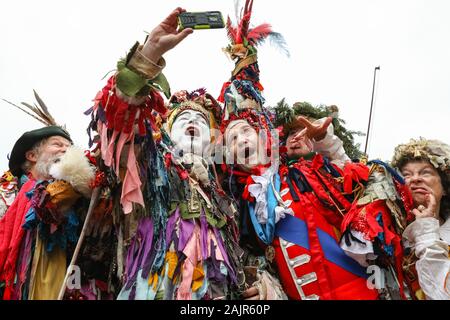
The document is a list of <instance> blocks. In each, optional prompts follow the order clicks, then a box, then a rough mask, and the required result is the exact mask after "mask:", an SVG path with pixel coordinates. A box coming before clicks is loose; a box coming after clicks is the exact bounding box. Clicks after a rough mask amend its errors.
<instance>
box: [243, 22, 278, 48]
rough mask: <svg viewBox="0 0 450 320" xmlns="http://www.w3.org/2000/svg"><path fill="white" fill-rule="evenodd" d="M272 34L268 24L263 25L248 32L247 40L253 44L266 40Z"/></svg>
mask: <svg viewBox="0 0 450 320" xmlns="http://www.w3.org/2000/svg"><path fill="white" fill-rule="evenodd" d="M272 32H273V31H272V26H271V25H270V24H268V23H263V24H261V25H259V26H257V27H255V28H253V29H251V30H250V31H249V32H248V35H247V40H248V41H250V42H253V43H254V42H258V41H261V40H263V39H265V38H267V37H268V36H269V34H270V33H272Z"/></svg>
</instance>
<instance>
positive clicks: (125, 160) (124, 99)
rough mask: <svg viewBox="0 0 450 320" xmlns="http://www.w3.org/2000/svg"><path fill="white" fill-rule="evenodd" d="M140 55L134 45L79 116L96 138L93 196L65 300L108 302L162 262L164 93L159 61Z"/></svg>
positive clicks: (165, 182) (165, 207)
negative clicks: (78, 270) (76, 280)
mask: <svg viewBox="0 0 450 320" xmlns="http://www.w3.org/2000/svg"><path fill="white" fill-rule="evenodd" d="M142 48H143V46H142V45H140V44H139V43H136V44H135V45H134V46H133V47H132V48H131V50H130V51H129V53H128V54H127V56H126V58H125V59H121V60H120V61H119V62H118V64H117V69H118V70H117V72H116V73H115V74H114V75H113V76H112V77H110V78H109V80H108V82H107V84H106V86H105V87H104V88H103V89H102V90H101V91H100V92H98V94H97V96H96V97H95V99H94V106H93V107H92V108H90V109H89V110H87V111H86V113H85V114H86V115H89V114H90V115H91V123H90V125H89V128H88V131H89V133H91V132H92V131H94V132H96V135H95V137H90V141H89V144H90V147H92V146H94V147H93V150H92V156H93V157H95V162H96V166H97V167H98V169H99V171H100V172H101V175H99V176H98V177H97V178H98V179H97V181H96V185H97V186H98V187H99V188H100V196H99V199H98V205H97V207H96V208H95V209H94V215H93V221H92V225H91V227H90V228H89V229H88V230H87V232H86V243H85V245H84V248H83V249H82V253H81V254H80V262H79V263H80V264H81V266H83V270H85V271H86V272H85V273H84V274H83V275H82V288H81V289H77V290H72V291H70V292H68V298H69V299H114V298H116V297H117V296H118V294H119V292H120V291H121V290H122V289H123V288H124V287H126V286H129V285H130V284H132V283H135V281H136V277H137V272H138V270H139V268H143V267H144V266H143V265H144V264H145V269H146V270H150V269H151V270H159V269H160V268H161V266H162V263H163V262H164V256H165V237H164V236H163V234H162V231H163V230H165V229H166V223H167V211H168V192H169V186H168V179H167V173H166V170H165V168H164V159H163V156H162V153H161V151H160V150H159V149H158V148H157V143H158V140H160V139H161V133H160V128H159V127H160V126H159V122H160V121H161V118H162V117H164V116H165V114H166V111H167V109H166V107H165V106H164V101H163V97H162V96H161V94H160V92H163V93H164V94H165V95H166V97H167V98H169V97H170V88H169V85H168V83H167V80H166V78H165V77H164V75H163V74H162V70H163V68H164V67H165V61H164V59H163V58H161V59H160V61H157V63H155V62H153V61H150V60H148V59H147V58H146V57H145V56H144V55H143V53H142ZM144 247H145V251H143V248H144ZM150 255H151V256H150ZM138 266H139V267H138ZM131 298H133V297H131Z"/></svg>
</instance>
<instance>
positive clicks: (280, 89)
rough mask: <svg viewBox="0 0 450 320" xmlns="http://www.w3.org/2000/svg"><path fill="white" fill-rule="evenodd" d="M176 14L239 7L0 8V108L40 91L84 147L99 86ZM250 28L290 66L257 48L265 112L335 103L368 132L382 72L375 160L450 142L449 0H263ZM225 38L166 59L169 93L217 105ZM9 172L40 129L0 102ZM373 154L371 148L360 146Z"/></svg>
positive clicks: (192, 41)
mask: <svg viewBox="0 0 450 320" xmlns="http://www.w3.org/2000/svg"><path fill="white" fill-rule="evenodd" d="M177 6H181V7H184V8H186V9H187V10H188V11H206V10H220V11H221V12H222V13H223V15H224V17H226V16H227V15H228V14H230V15H231V16H232V18H234V1H232V0H208V1H204V0H164V1H149V0H147V1H138V0H128V1H112V0H108V1H106V0H101V1H100V0H95V1H56V0H53V1H51V0H40V1H33V0H16V1H8V2H6V1H5V2H3V3H2V5H1V7H0V98H5V99H8V100H10V101H13V102H16V103H19V102H21V101H25V102H34V97H33V93H32V89H36V90H37V92H38V93H39V94H40V96H41V97H42V98H43V100H44V101H45V102H46V103H47V105H48V106H49V108H50V110H51V112H52V114H53V115H54V117H55V118H56V119H57V121H58V122H60V123H65V124H66V125H67V127H68V129H69V131H70V132H71V134H72V136H73V138H74V141H75V142H76V144H78V145H80V146H82V147H87V142H88V139H87V134H86V127H87V125H88V123H89V117H87V116H84V115H83V111H85V110H87V109H88V108H89V107H90V106H91V100H92V98H93V97H94V96H95V94H96V92H97V91H98V90H99V89H101V87H102V86H103V84H104V82H105V80H102V77H103V76H104V75H105V74H106V73H107V72H108V71H110V70H112V69H114V68H115V64H116V61H117V60H118V58H120V57H122V56H124V55H125V53H126V51H127V50H128V49H129V48H130V47H131V46H132V45H133V44H134V42H135V41H136V40H139V41H141V42H142V41H143V40H144V38H145V33H144V30H146V31H151V30H152V29H153V27H154V26H156V25H157V24H158V23H159V22H160V21H161V20H162V19H163V18H164V17H165V16H166V15H167V14H169V13H170V12H171V10H172V9H174V8H175V7H177ZM253 9H254V10H253V11H254V13H253V18H252V22H253V24H260V23H263V22H269V23H271V24H272V26H273V28H274V30H275V31H278V32H280V33H282V34H283V35H284V37H285V39H286V41H287V43H288V46H289V49H290V53H291V57H290V58H287V57H285V56H283V55H282V54H281V53H280V52H279V51H277V50H276V49H274V48H273V47H271V46H270V45H269V44H265V45H264V46H262V47H261V48H260V49H259V64H260V69H261V82H262V84H263V85H264V87H265V92H264V96H265V97H266V100H267V104H268V105H274V104H275V103H276V102H278V101H279V100H281V98H283V97H285V98H286V100H287V102H289V103H293V102H296V101H309V102H311V103H313V104H320V103H323V104H336V105H337V106H339V108H340V115H341V117H342V118H343V119H344V120H346V121H347V127H348V128H349V129H352V130H358V131H364V132H365V131H366V129H367V123H368V115H369V109H370V99H371V94H372V81H373V70H374V67H375V66H377V65H380V66H381V72H379V73H378V77H377V79H378V81H377V88H376V95H375V98H376V99H375V102H374V117H373V123H372V132H371V139H370V144H369V155H370V158H381V159H383V160H387V159H390V158H391V156H392V153H393V150H394V147H395V146H396V145H397V144H399V143H403V142H406V141H408V140H409V138H412V137H414V138H417V137H419V136H424V137H427V138H435V139H440V140H443V141H444V142H447V143H449V142H450V134H449V126H450V90H449V85H450V58H449V57H450V42H449V31H450V19H448V14H449V12H450V2H449V1H447V0H428V1H425V0H378V1H369V0H340V1H335V0H316V1H304V0H299V1H292V0H277V1H264V0H255V2H254V8H253ZM227 44H228V41H227V37H226V32H225V30H224V29H221V30H201V31H196V32H195V33H194V34H193V35H191V36H189V37H188V38H187V39H186V40H185V41H184V42H182V43H181V44H180V45H179V46H178V47H176V48H175V49H174V50H173V51H170V52H169V53H167V54H166V56H165V58H166V60H167V67H166V69H165V74H166V76H167V78H168V79H169V82H170V84H171V88H172V92H174V91H176V90H180V89H187V90H194V89H196V88H199V87H206V88H207V89H208V91H209V92H211V93H212V94H213V95H214V96H216V97H217V96H218V95H219V92H220V89H221V86H222V83H223V82H224V81H226V80H227V79H228V78H229V75H230V71H231V69H232V67H233V64H232V62H231V61H229V60H228V58H227V57H226V56H225V55H224V54H223V53H222V51H221V48H223V47H225V46H226V45H227ZM0 111H1V118H0V119H1V127H0V130H1V143H0V170H3V169H7V163H8V161H7V154H8V153H9V152H10V151H11V149H12V146H13V145H14V142H15V141H16V140H17V139H18V138H19V136H20V135H21V134H22V133H23V132H25V131H28V130H32V129H36V128H39V127H41V124H40V123H39V122H37V121H36V120H34V119H32V118H31V117H29V116H26V115H25V114H23V113H22V112H21V111H19V110H17V109H14V108H13V107H10V106H9V105H7V104H5V103H4V102H3V101H0ZM358 142H361V144H362V148H364V142H365V138H359V139H358Z"/></svg>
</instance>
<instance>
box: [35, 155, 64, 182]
mask: <svg viewBox="0 0 450 320" xmlns="http://www.w3.org/2000/svg"><path fill="white" fill-rule="evenodd" d="M61 157H62V155H55V156H50V157H46V156H42V155H41V156H40V157H39V158H38V160H37V162H36V166H35V169H36V172H37V173H38V174H39V175H40V176H41V177H45V178H46V179H51V178H52V176H51V175H50V168H51V166H52V165H54V164H55V163H57V162H59V161H60V160H61Z"/></svg>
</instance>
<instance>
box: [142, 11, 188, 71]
mask: <svg viewBox="0 0 450 320" xmlns="http://www.w3.org/2000/svg"><path fill="white" fill-rule="evenodd" d="M185 11H186V10H185V9H182V8H176V9H175V10H173V11H172V13H171V14H169V16H167V18H166V19H164V21H163V22H161V23H160V24H159V25H158V26H157V27H156V28H155V29H153V31H152V32H151V33H150V35H149V37H148V38H147V41H146V42H145V44H144V47H143V49H142V54H143V55H144V56H145V57H146V58H147V59H149V60H150V61H153V62H154V63H157V62H158V60H159V59H160V58H161V57H162V55H163V54H164V53H166V52H167V51H169V50H170V49H172V48H173V47H175V46H176V45H177V44H179V43H180V42H181V41H182V40H183V39H184V38H186V37H187V36H188V35H190V34H191V33H192V32H193V30H192V29H191V28H186V29H183V30H182V31H178V29H177V27H178V22H177V19H178V15H179V14H180V13H182V12H185Z"/></svg>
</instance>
